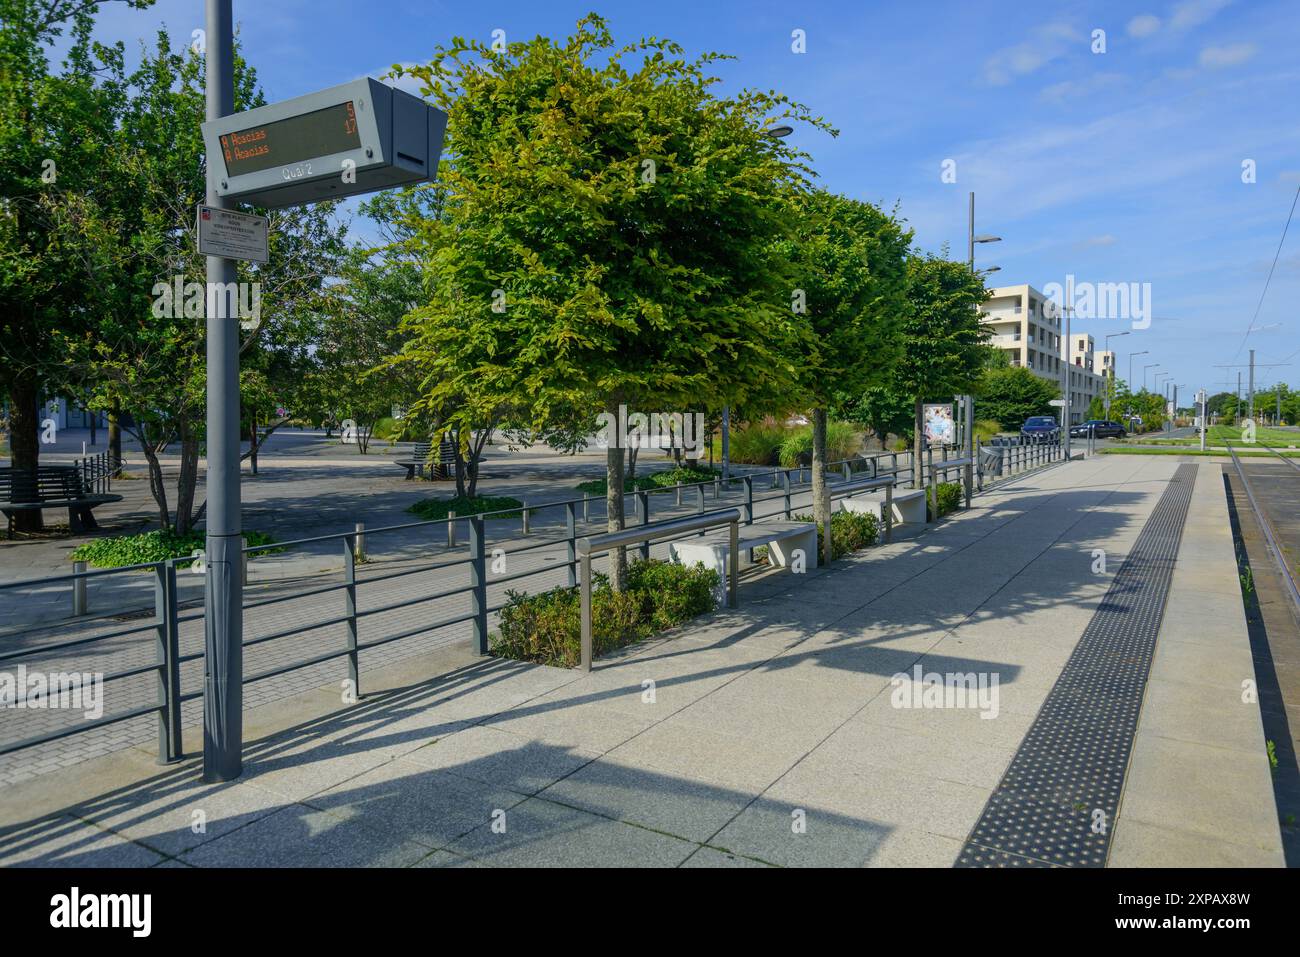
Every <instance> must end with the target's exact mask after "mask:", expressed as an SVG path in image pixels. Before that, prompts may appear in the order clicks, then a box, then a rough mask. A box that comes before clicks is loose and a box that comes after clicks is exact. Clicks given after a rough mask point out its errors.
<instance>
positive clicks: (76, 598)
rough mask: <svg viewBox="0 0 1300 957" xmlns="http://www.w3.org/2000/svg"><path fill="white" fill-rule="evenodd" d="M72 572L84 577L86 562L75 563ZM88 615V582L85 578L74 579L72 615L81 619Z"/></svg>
mask: <svg viewBox="0 0 1300 957" xmlns="http://www.w3.org/2000/svg"><path fill="white" fill-rule="evenodd" d="M72 571H73V572H74V573H75V574H77V575H84V574H85V572H86V563H85V562H73V563H72ZM85 613H86V580H85V579H84V578H74V579H73V580H72V614H73V617H78V618H79V617H81V616H82V615H84V614H85Z"/></svg>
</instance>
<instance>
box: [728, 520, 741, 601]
mask: <svg viewBox="0 0 1300 957" xmlns="http://www.w3.org/2000/svg"><path fill="white" fill-rule="evenodd" d="M728 528H729V531H730V534H729V535H728V545H729V546H730V547H729V548H728V553H729V554H728V560H729V563H730V567H729V568H728V569H727V607H728V608H735V607H736V606H737V604H739V603H738V602H737V600H736V579H737V578H738V577H740V525H739V523H738V522H737V521H736V520H735V519H734V518H733V519H732V520H731V522H730V523H729V524H728Z"/></svg>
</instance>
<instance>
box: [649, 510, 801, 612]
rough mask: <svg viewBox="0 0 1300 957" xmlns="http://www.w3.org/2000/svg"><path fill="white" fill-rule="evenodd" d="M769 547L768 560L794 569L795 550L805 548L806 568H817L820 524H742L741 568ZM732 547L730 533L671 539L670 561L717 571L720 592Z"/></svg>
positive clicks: (723, 589)
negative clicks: (818, 526) (679, 539)
mask: <svg viewBox="0 0 1300 957" xmlns="http://www.w3.org/2000/svg"><path fill="white" fill-rule="evenodd" d="M764 545H765V546H767V554H768V559H769V560H770V561H771V562H772V564H773V565H776V566H779V567H781V568H791V569H793V560H794V557H795V556H794V553H795V552H796V551H798V550H802V551H803V568H804V569H805V570H806V569H809V568H816V567H817V565H818V564H819V559H818V553H817V525H816V523H814V522H756V523H755V524H753V525H741V526H740V532H739V537H738V545H737V547H738V548H739V550H740V555H741V561H740V565H741V567H744V565H745V564H746V563H747V561H746V556H748V555H749V554H750V553H751V552H752V551H753V550H754V549H755V548H759V547H761V546H764ZM730 550H731V534H730V532H728V531H726V530H723V531H722V532H711V533H709V534H708V535H703V536H701V537H699V538H688V539H683V540H681V541H677V542H669V544H668V558H669V561H674V562H678V563H679V564H682V565H703V566H704V567H705V568H712V569H713V570H714V571H716V572H717V573H718V590H719V594H720V595H725V594H726V591H727V559H728V553H729V552H730Z"/></svg>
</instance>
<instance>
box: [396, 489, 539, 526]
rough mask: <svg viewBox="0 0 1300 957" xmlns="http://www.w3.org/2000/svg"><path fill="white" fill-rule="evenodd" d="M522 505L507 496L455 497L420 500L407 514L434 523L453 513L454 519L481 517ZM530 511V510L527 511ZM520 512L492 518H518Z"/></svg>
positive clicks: (518, 507)
mask: <svg viewBox="0 0 1300 957" xmlns="http://www.w3.org/2000/svg"><path fill="white" fill-rule="evenodd" d="M523 505H524V503H523V502H521V501H519V499H517V498H511V497H510V496H508V495H475V496H474V497H473V498H469V497H468V496H465V495H457V496H455V497H454V498H422V499H420V501H418V502H416V503H415V504H414V505H411V506H410V507H409V508H407V511H408V512H413V513H414V514H416V515H418V516H420V518H422V519H424V520H425V521H434V520H435V519H439V518H446V517H447V515H448V513H450V512H455V513H456V517H457V518H460V517H461V516H464V515H481V514H482V513H483V512H498V511H501V510H502V509H522V508H523ZM529 511H532V509H529ZM522 514H523V512H522V511H517V512H516V511H511V512H505V513H504V514H502V515H493V516H492V517H493V518H519V517H520V516H521V515H522Z"/></svg>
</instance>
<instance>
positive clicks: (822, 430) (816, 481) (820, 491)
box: [809, 409, 831, 565]
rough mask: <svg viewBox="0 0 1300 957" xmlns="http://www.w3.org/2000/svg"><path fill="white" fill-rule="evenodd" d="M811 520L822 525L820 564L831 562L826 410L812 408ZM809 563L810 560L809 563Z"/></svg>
mask: <svg viewBox="0 0 1300 957" xmlns="http://www.w3.org/2000/svg"><path fill="white" fill-rule="evenodd" d="M812 427H813V428H812V434H813V447H812V495H813V521H815V522H817V523H818V524H819V525H821V527H822V564H823V565H829V564H830V563H831V502H830V492H829V491H828V490H827V488H826V410H825V409H813V421H812ZM809 564H811V562H810V563H809Z"/></svg>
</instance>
